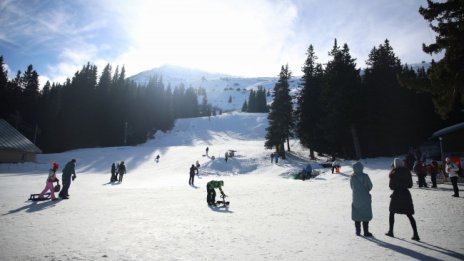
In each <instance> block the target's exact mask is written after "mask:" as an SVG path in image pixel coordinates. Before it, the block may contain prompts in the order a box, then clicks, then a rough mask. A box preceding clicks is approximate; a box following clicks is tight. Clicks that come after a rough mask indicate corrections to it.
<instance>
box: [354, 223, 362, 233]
mask: <svg viewBox="0 0 464 261" xmlns="http://www.w3.org/2000/svg"><path fill="white" fill-rule="evenodd" d="M354 227H355V228H356V235H357V236H360V235H361V222H359V221H355V222H354Z"/></svg>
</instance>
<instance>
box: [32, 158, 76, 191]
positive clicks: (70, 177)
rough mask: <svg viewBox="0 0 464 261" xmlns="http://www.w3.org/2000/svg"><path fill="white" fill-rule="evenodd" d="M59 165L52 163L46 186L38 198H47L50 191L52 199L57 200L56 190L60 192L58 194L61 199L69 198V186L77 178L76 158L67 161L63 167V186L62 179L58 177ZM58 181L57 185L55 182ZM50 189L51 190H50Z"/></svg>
mask: <svg viewBox="0 0 464 261" xmlns="http://www.w3.org/2000/svg"><path fill="white" fill-rule="evenodd" d="M58 168H59V165H58V163H56V162H53V163H52V168H51V169H49V171H48V176H47V180H46V181H45V188H44V189H43V190H42V192H41V193H40V194H39V196H38V199H39V200H43V199H45V195H46V194H47V193H50V199H51V200H57V198H56V197H55V192H59V194H58V196H59V197H60V198H61V199H68V198H69V187H70V186H71V181H74V179H76V160H75V159H72V160H70V161H69V162H68V163H66V165H65V167H64V168H63V174H62V175H61V180H62V182H63V187H62V188H61V186H60V180H59V179H58V178H57V177H56V172H57V171H58ZM55 182H57V185H56V186H53V184H54V183H55ZM48 191H49V192H48Z"/></svg>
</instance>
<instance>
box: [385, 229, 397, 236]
mask: <svg viewBox="0 0 464 261" xmlns="http://www.w3.org/2000/svg"><path fill="white" fill-rule="evenodd" d="M385 235H386V236H389V237H395V236H394V235H393V231H390V230H389V231H388V232H387V233H385Z"/></svg>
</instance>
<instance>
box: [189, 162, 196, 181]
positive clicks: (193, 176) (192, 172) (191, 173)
mask: <svg viewBox="0 0 464 261" xmlns="http://www.w3.org/2000/svg"><path fill="white" fill-rule="evenodd" d="M195 172H196V173H197V174H198V169H197V167H195V165H193V164H192V166H191V167H190V178H189V185H190V186H194V185H193V180H194V178H195Z"/></svg>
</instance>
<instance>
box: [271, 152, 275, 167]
mask: <svg viewBox="0 0 464 261" xmlns="http://www.w3.org/2000/svg"><path fill="white" fill-rule="evenodd" d="M272 163H274V152H272V153H271V164H272Z"/></svg>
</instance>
